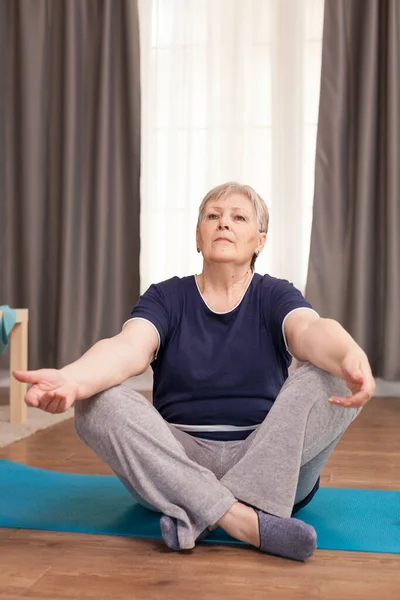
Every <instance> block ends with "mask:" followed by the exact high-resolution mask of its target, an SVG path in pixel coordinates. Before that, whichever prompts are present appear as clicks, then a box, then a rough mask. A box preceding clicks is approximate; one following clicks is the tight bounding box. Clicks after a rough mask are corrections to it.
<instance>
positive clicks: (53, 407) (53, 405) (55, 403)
mask: <svg viewBox="0 0 400 600" xmlns="http://www.w3.org/2000/svg"><path fill="white" fill-rule="evenodd" d="M62 401H63V399H62V398H54V399H53V400H52V401H51V402H49V404H48V405H47V412H49V413H53V414H55V413H57V412H59V411H58V408H59V406H60V403H61V402H62Z"/></svg>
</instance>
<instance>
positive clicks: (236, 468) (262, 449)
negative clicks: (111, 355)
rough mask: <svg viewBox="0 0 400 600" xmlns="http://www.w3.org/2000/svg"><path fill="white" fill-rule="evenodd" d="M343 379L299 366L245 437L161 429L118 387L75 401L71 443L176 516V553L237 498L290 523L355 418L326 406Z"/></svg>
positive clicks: (142, 404) (151, 412)
mask: <svg viewBox="0 0 400 600" xmlns="http://www.w3.org/2000/svg"><path fill="white" fill-rule="evenodd" d="M331 395H339V396H349V395H350V391H349V390H348V388H347V386H346V384H345V382H344V381H343V380H342V379H339V378H337V377H335V376H333V375H332V374H330V373H327V372H326V371H323V370H321V369H318V368H317V367H315V366H314V365H312V364H310V363H306V364H304V365H303V366H301V367H299V368H298V369H297V370H295V371H293V372H292V373H291V374H290V375H289V377H288V379H287V380H286V381H285V384H284V385H283V387H282V389H281V391H280V393H279V395H278V397H277V398H276V400H275V403H274V405H273V406H272V408H271V410H270V412H269V413H268V415H267V417H266V418H265V420H264V421H263V423H262V424H261V425H260V426H259V427H258V429H256V430H255V431H253V432H252V433H251V434H250V435H249V437H247V438H246V439H245V440H239V441H228V442H221V441H215V440H205V439H200V438H195V437H193V436H191V435H190V434H188V433H185V432H183V431H181V430H179V429H177V428H176V427H174V426H173V425H170V424H169V423H167V422H166V421H165V420H164V419H163V418H162V417H161V415H160V414H159V413H158V411H157V410H156V409H155V408H154V406H153V405H152V404H151V403H149V402H148V400H146V398H144V397H143V396H142V395H141V394H139V393H137V392H135V391H133V390H132V389H131V388H129V387H128V386H127V385H126V384H122V385H119V386H116V387H113V388H110V389H108V390H105V391H104V392H101V393H99V394H96V395H95V396H93V397H92V398H89V399H87V400H83V401H80V402H77V403H76V404H75V426H76V431H77V433H78V435H79V436H80V438H81V439H82V440H83V441H84V442H85V443H86V444H87V445H88V446H90V448H92V450H94V452H95V453H96V454H97V455H98V456H99V457H100V458H101V459H102V460H103V461H104V462H106V463H107V464H108V465H109V466H110V467H111V469H112V470H113V471H114V473H115V474H116V475H117V476H118V477H119V478H120V480H121V481H122V483H123V484H124V485H125V486H126V488H127V489H128V490H129V492H130V493H131V494H132V496H133V497H134V498H135V500H137V501H139V502H140V503H141V504H143V505H144V506H146V507H147V508H151V509H152V510H157V511H159V512H161V513H164V514H167V515H169V516H171V517H175V518H176V519H177V521H178V537H179V544H180V547H181V549H189V548H193V546H194V544H195V540H196V538H197V537H198V536H199V534H200V533H201V532H202V531H203V530H204V529H205V528H206V527H207V526H209V525H212V524H215V523H216V522H217V521H218V520H219V519H220V518H221V517H222V515H224V514H225V513H226V511H228V510H229V509H230V508H231V506H232V505H233V504H234V503H235V502H237V501H238V500H242V501H243V502H245V503H247V504H251V505H253V506H255V507H257V508H260V509H261V510H263V511H265V512H268V513H271V514H274V515H277V516H280V517H290V515H291V513H292V509H293V505H294V504H295V503H297V502H300V501H301V500H302V499H304V498H305V497H306V496H307V495H308V494H309V493H310V491H311V490H312V488H313V487H314V485H315V483H316V481H317V479H318V476H319V474H320V472H321V470H322V468H323V466H324V465H325V463H326V461H327V459H328V457H329V455H330V454H331V453H332V451H333V449H334V447H335V446H336V444H337V443H338V441H339V439H340V438H341V436H342V435H343V433H344V432H345V430H346V429H347V427H348V426H349V425H350V423H351V422H352V421H353V420H354V419H355V417H356V416H357V415H358V413H359V412H360V410H361V409H360V408H357V409H356V408H344V407H342V406H339V405H336V404H331V403H330V402H328V398H329V396H331Z"/></svg>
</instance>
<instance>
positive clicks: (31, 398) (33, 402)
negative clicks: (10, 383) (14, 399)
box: [25, 386, 42, 407]
mask: <svg viewBox="0 0 400 600" xmlns="http://www.w3.org/2000/svg"><path fill="white" fill-rule="evenodd" d="M41 398H42V392H41V391H40V390H39V389H38V388H37V387H36V386H33V387H31V388H29V390H28V391H27V393H26V395H25V402H26V404H27V405H28V406H33V407H37V406H39V404H40V400H41Z"/></svg>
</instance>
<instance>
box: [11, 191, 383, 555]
mask: <svg viewBox="0 0 400 600" xmlns="http://www.w3.org/2000/svg"><path fill="white" fill-rule="evenodd" d="M267 230H268V210H267V207H266V205H265V203H264V202H263V200H262V199H261V198H260V196H259V195H258V194H257V193H256V192H255V191H254V190H253V189H252V188H250V187H249V186H243V185H239V184H236V183H228V184H225V185H221V186H219V187H217V188H215V189H213V190H211V191H210V192H209V193H208V194H207V196H206V197H205V198H204V200H203V202H202V203H201V206H200V209H199V219H198V224H197V232H196V240H197V251H198V252H201V253H202V255H203V270H202V273H201V274H200V275H191V276H189V277H183V278H178V277H173V278H172V279H169V280H167V281H164V282H162V283H158V284H156V285H151V286H150V288H149V289H148V290H147V291H146V292H145V294H143V296H141V298H140V299H139V302H138V303H137V305H136V306H135V307H134V308H133V310H132V314H131V318H130V319H128V320H127V321H126V323H125V324H124V325H123V327H122V330H121V332H120V333H118V334H117V335H116V336H115V337H113V338H110V339H104V340H101V341H99V342H97V343H96V344H95V345H94V346H93V347H92V348H91V349H90V350H89V351H88V352H86V354H84V355H83V356H82V357H81V358H80V359H79V360H77V361H76V362H74V363H72V364H70V365H67V366H66V367H64V368H62V369H60V370H54V369H41V370H39V371H28V372H26V371H25V372H15V374H14V375H15V377H16V378H17V379H18V380H19V381H25V382H29V383H32V384H33V385H32V386H31V387H30V388H29V391H28V392H27V395H26V402H27V404H28V405H30V406H37V407H39V408H41V409H43V410H46V411H48V412H52V413H56V412H62V411H65V410H66V409H67V408H69V407H70V406H71V405H72V404H73V403H75V423H76V430H77V432H78V434H79V436H80V437H81V439H82V440H83V441H84V442H85V443H86V444H87V445H88V446H90V448H92V449H93V450H94V452H96V454H97V455H98V456H99V457H100V458H101V459H102V460H103V461H105V462H106V463H107V464H108V465H109V466H110V467H111V469H112V470H113V471H114V473H115V474H116V475H117V476H118V477H119V479H120V480H121V481H122V483H123V484H124V485H125V486H126V488H127V489H128V490H129V492H130V493H131V494H132V496H133V497H134V498H135V499H136V500H137V501H138V502H140V503H141V504H143V505H144V506H146V507H148V508H150V509H152V510H156V511H159V512H160V513H163V516H162V517H161V521H160V525H161V532H162V536H163V539H164V541H165V543H166V544H167V545H168V546H169V547H170V548H172V549H174V550H181V549H190V548H193V547H194V545H195V542H196V541H197V540H199V539H201V538H202V537H204V536H205V535H207V533H208V532H209V531H210V530H212V529H213V528H215V527H216V526H220V527H222V528H223V529H225V531H227V532H228V533H229V534H230V535H231V536H233V537H234V538H237V539H238V540H241V541H243V542H247V543H248V544H250V545H252V546H255V547H257V548H259V549H260V550H261V551H264V552H267V553H270V554H275V555H279V556H284V557H288V558H291V559H296V560H305V559H307V558H308V557H310V556H311V555H312V554H313V552H314V550H315V547H316V534H315V530H314V529H313V528H312V527H311V526H309V525H307V524H306V523H304V522H302V521H301V520H299V519H295V518H292V515H294V514H295V513H296V512H297V511H298V510H299V509H300V508H301V507H303V506H305V505H306V504H307V503H308V502H310V501H311V499H312V498H313V496H314V494H315V493H316V492H317V490H318V487H319V476H320V473H321V470H322V468H323V466H324V465H325V463H326V461H327V459H328V457H329V455H330V454H331V453H332V451H333V449H334V447H335V446H336V444H337V443H338V441H339V439H340V438H341V436H342V435H343V433H344V432H345V430H346V429H347V427H348V426H349V425H350V423H351V422H352V421H353V420H354V418H355V417H356V416H357V414H358V413H359V411H360V410H361V407H362V405H363V404H365V403H366V402H367V401H368V400H369V398H370V397H371V396H372V394H373V391H374V387H375V386H374V379H373V377H372V374H371V369H370V366H369V363H368V359H367V356H366V355H365V353H364V352H363V350H362V349H361V348H360V347H359V346H358V345H357V344H356V342H355V341H354V340H353V339H352V338H351V337H350V335H349V334H348V333H347V332H346V331H345V330H344V329H343V328H342V327H341V326H340V325H339V323H337V322H336V321H334V320H331V319H323V318H320V317H319V315H318V314H317V313H316V312H315V311H314V310H312V308H311V305H310V304H309V303H308V302H307V301H306V300H305V299H304V297H303V296H302V294H301V293H300V292H299V291H298V290H297V289H296V288H295V287H294V286H293V285H292V284H291V283H289V282H288V281H286V280H283V279H277V278H275V277H271V276H270V275H264V276H262V275H259V274H256V273H255V272H254V263H255V261H256V259H257V256H258V255H259V253H260V252H261V251H262V249H263V248H264V245H265V241H266V237H267ZM292 356H293V357H295V358H297V359H298V360H299V361H301V362H304V363H305V364H303V365H302V366H300V367H299V368H298V369H297V370H295V371H293V372H292V373H291V374H290V376H289V377H288V367H289V365H290V363H291V359H292ZM149 365H151V367H152V369H153V372H154V390H153V398H154V401H153V404H150V403H149V402H148V401H147V400H146V399H145V398H144V397H143V396H142V395H140V394H138V393H137V392H135V391H133V390H132V389H131V388H130V387H129V386H127V385H126V384H124V382H125V381H126V380H127V379H128V378H129V377H134V376H135V375H139V374H141V373H143V372H144V371H146V369H147V368H148V367H149ZM349 390H350V393H349ZM327 518H329V515H327Z"/></svg>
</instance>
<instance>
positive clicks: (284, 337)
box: [282, 306, 319, 360]
mask: <svg viewBox="0 0 400 600" xmlns="http://www.w3.org/2000/svg"><path fill="white" fill-rule="evenodd" d="M296 310H311V311H312V312H313V313H315V314H316V315H317V317H319V314H318V313H317V311H316V310H314V309H313V308H310V307H309V306H299V307H298V308H294V309H293V310H291V311H290V312H288V314H287V315H286V317H285V318H284V319H283V321H282V336H283V341H284V342H285V347H286V350H287V351H288V352H289V354H290V356H293V358H296V356H294V355H293V354H292V353H291V352H290V350H289V346H288V343H287V339H286V334H285V321H286V319H287V318H288V316H289V315H291V314H292V313H293V312H295V311H296ZM296 360H297V358H296Z"/></svg>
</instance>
